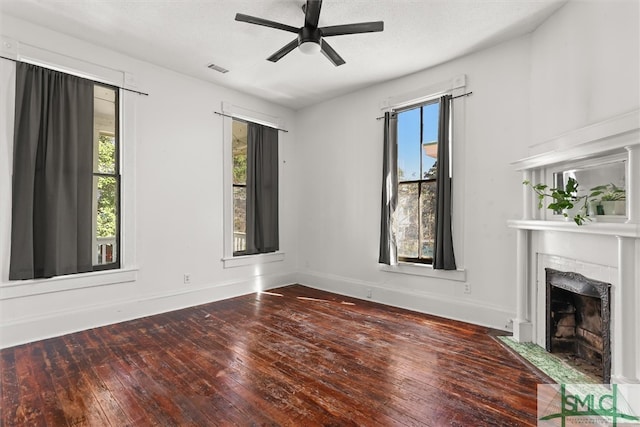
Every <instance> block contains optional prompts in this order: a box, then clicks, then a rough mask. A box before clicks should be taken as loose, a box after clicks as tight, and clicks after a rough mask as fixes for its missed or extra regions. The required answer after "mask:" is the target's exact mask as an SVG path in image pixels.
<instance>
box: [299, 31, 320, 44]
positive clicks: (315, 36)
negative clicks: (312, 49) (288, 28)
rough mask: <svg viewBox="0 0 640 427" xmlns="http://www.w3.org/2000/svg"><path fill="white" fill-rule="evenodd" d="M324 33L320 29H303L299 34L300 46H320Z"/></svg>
mask: <svg viewBox="0 0 640 427" xmlns="http://www.w3.org/2000/svg"><path fill="white" fill-rule="evenodd" d="M321 40H322V32H321V31H320V30H319V29H318V28H309V27H302V28H300V32H299V33H298V46H300V45H301V44H302V43H316V44H320V41H321Z"/></svg>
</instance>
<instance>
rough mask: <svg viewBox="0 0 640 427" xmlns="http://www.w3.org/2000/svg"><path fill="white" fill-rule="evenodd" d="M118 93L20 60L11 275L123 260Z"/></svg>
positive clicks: (71, 270) (78, 269) (70, 270)
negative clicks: (121, 248)
mask: <svg viewBox="0 0 640 427" xmlns="http://www.w3.org/2000/svg"><path fill="white" fill-rule="evenodd" d="M118 96H119V92H118V89H117V88H115V87H112V86H108V85H104V84H101V83H96V82H94V81H91V80H88V79H84V78H80V77H77V76H73V75H69V74H66V73H62V72H59V71H54V70H50V69H47V68H43V67H39V66H35V65H32V64H27V63H22V62H17V63H16V100H15V126H14V147H13V183H12V185H13V186H12V223H11V260H10V271H9V279H10V280H20V279H35V278H47V277H53V276H59V275H65V274H75V273H83V272H89V271H95V270H103V269H113V268H119V267H120V256H119V253H120V206H119V205H120V167H119V123H118V117H119V113H118V105H119V99H118Z"/></svg>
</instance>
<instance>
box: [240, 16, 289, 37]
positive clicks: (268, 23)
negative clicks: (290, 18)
mask: <svg viewBox="0 0 640 427" xmlns="http://www.w3.org/2000/svg"><path fill="white" fill-rule="evenodd" d="M236 21H240V22H247V23H249V24H255V25H262V26H263V27H269V28H276V29H278V30H283V31H288V32H290V33H296V34H297V33H298V31H300V29H299V28H296V27H292V26H291V25H286V24H281V23H279V22H275V21H269V20H268V19H262V18H257V17H255V16H249V15H245V14H244V13H236Z"/></svg>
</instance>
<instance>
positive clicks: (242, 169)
mask: <svg viewBox="0 0 640 427" xmlns="http://www.w3.org/2000/svg"><path fill="white" fill-rule="evenodd" d="M231 132H232V138H233V143H232V150H233V183H234V184H246V183H247V124H246V123H245V122H240V121H237V120H234V121H233V124H232V129H231Z"/></svg>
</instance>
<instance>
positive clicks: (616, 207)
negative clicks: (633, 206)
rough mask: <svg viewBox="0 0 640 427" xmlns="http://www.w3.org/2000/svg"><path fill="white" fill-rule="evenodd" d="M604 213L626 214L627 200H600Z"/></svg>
mask: <svg viewBox="0 0 640 427" xmlns="http://www.w3.org/2000/svg"><path fill="white" fill-rule="evenodd" d="M600 204H601V205H602V209H603V210H604V214H605V215H626V213H627V202H626V201H624V200H615V201H613V200H612V201H601V202H600Z"/></svg>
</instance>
